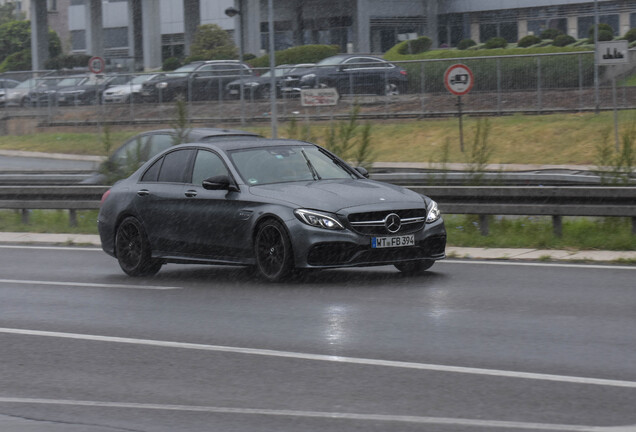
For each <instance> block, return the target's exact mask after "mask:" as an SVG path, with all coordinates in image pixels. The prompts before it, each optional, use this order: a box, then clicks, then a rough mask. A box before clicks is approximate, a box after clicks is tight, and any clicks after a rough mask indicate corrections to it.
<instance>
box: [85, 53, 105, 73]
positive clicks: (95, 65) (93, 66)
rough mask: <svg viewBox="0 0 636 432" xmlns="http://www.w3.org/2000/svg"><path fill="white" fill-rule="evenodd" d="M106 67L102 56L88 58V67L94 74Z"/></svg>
mask: <svg viewBox="0 0 636 432" xmlns="http://www.w3.org/2000/svg"><path fill="white" fill-rule="evenodd" d="M105 67H106V62H105V61H104V59H103V58H102V57H91V58H90V59H89V60H88V69H89V70H90V71H91V72H93V73H94V74H99V73H102V72H104V68H105Z"/></svg>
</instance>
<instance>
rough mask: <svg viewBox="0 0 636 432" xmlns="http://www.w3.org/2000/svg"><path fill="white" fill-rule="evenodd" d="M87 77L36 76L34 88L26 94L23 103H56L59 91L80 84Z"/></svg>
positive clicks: (34, 104)
mask: <svg viewBox="0 0 636 432" xmlns="http://www.w3.org/2000/svg"><path fill="white" fill-rule="evenodd" d="M87 79H88V77H87V76H86V75H75V76H67V77H46V78H38V80H37V84H36V86H35V88H33V89H32V90H31V91H29V94H28V95H27V98H28V99H27V100H26V101H25V105H30V106H43V105H56V104H57V93H58V92H59V91H61V90H63V89H65V88H70V87H75V86H77V85H80V84H81V83H82V82H84V81H86V80H87Z"/></svg>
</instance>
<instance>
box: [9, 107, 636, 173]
mask: <svg viewBox="0 0 636 432" xmlns="http://www.w3.org/2000/svg"><path fill="white" fill-rule="evenodd" d="M489 121H490V124H491V130H490V135H489V143H490V145H491V146H492V148H493V149H494V151H493V154H492V157H491V159H490V162H491V163H507V164H514V163H520V164H543V165H554V164H572V165H593V164H594V163H595V158H596V146H597V144H598V143H599V141H600V140H601V137H602V136H603V132H604V131H606V130H610V131H611V130H613V114H612V113H609V112H603V113H600V114H598V115H595V114H593V113H584V114H552V115H537V116H524V115H513V116H503V117H491V118H489ZM634 121H636V111H634V110H631V111H621V112H620V113H619V128H620V130H621V131H624V130H626V129H627V128H628V127H629V126H630V125H631V124H632V123H633V122H634ZM360 123H361V124H362V123H364V120H361V121H360ZM476 124H477V119H476V118H470V117H466V118H465V121H464V139H465V143H466V144H467V143H469V142H471V140H472V137H473V136H474V131H475V127H476ZM232 127H236V126H232ZM286 127H287V124H286V123H284V122H281V124H280V125H279V135H280V136H281V137H286V135H285V133H286ZM329 127H330V125H329V123H328V122H315V123H312V124H311V130H312V134H313V135H314V136H316V137H317V142H318V143H319V144H324V141H325V139H324V137H325V136H326V135H327V131H328V129H329ZM150 129H154V128H153V127H147V128H146V130H150ZM245 129H248V130H250V131H255V132H259V133H261V134H263V135H265V136H268V135H269V134H270V127H269V125H260V126H256V127H246V128H245ZM138 132H139V129H118V130H117V131H112V132H111V138H112V142H113V148H112V150H114V149H116V148H117V147H119V145H121V144H122V143H123V142H124V141H125V140H126V139H127V138H129V137H130V136H132V135H134V134H136V133H138ZM371 140H372V146H373V149H374V152H375V153H376V155H377V157H376V161H378V162H421V163H428V162H442V160H441V159H442V155H443V151H442V148H443V146H444V143H445V142H446V140H449V142H450V154H449V156H448V158H449V159H448V160H447V161H446V162H467V155H466V153H461V151H460V149H459V127H458V121H457V119H454V118H452V119H426V120H401V121H400V120H395V121H388V120H387V121H379V120H374V121H373V125H372V129H371ZM0 149H2V150H30V151H42V152H52V153H69V154H80V155H100V156H103V155H104V153H105V152H104V146H103V144H102V137H101V134H98V133H86V132H79V133H70V132H64V133H60V132H43V133H40V134H31V135H23V136H0Z"/></svg>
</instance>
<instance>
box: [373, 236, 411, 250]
mask: <svg viewBox="0 0 636 432" xmlns="http://www.w3.org/2000/svg"><path fill="white" fill-rule="evenodd" d="M414 245H415V234H410V235H404V236H394V237H372V238H371V247H372V248H373V249H379V248H390V247H404V246H414Z"/></svg>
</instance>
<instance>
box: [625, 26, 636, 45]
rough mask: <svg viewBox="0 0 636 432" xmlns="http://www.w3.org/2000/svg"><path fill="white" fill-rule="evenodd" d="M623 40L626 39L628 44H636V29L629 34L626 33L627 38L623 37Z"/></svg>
mask: <svg viewBox="0 0 636 432" xmlns="http://www.w3.org/2000/svg"><path fill="white" fill-rule="evenodd" d="M623 39H626V40H627V41H628V42H636V28H633V29H631V30H630V31H628V32H627V33H625V36H623Z"/></svg>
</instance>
